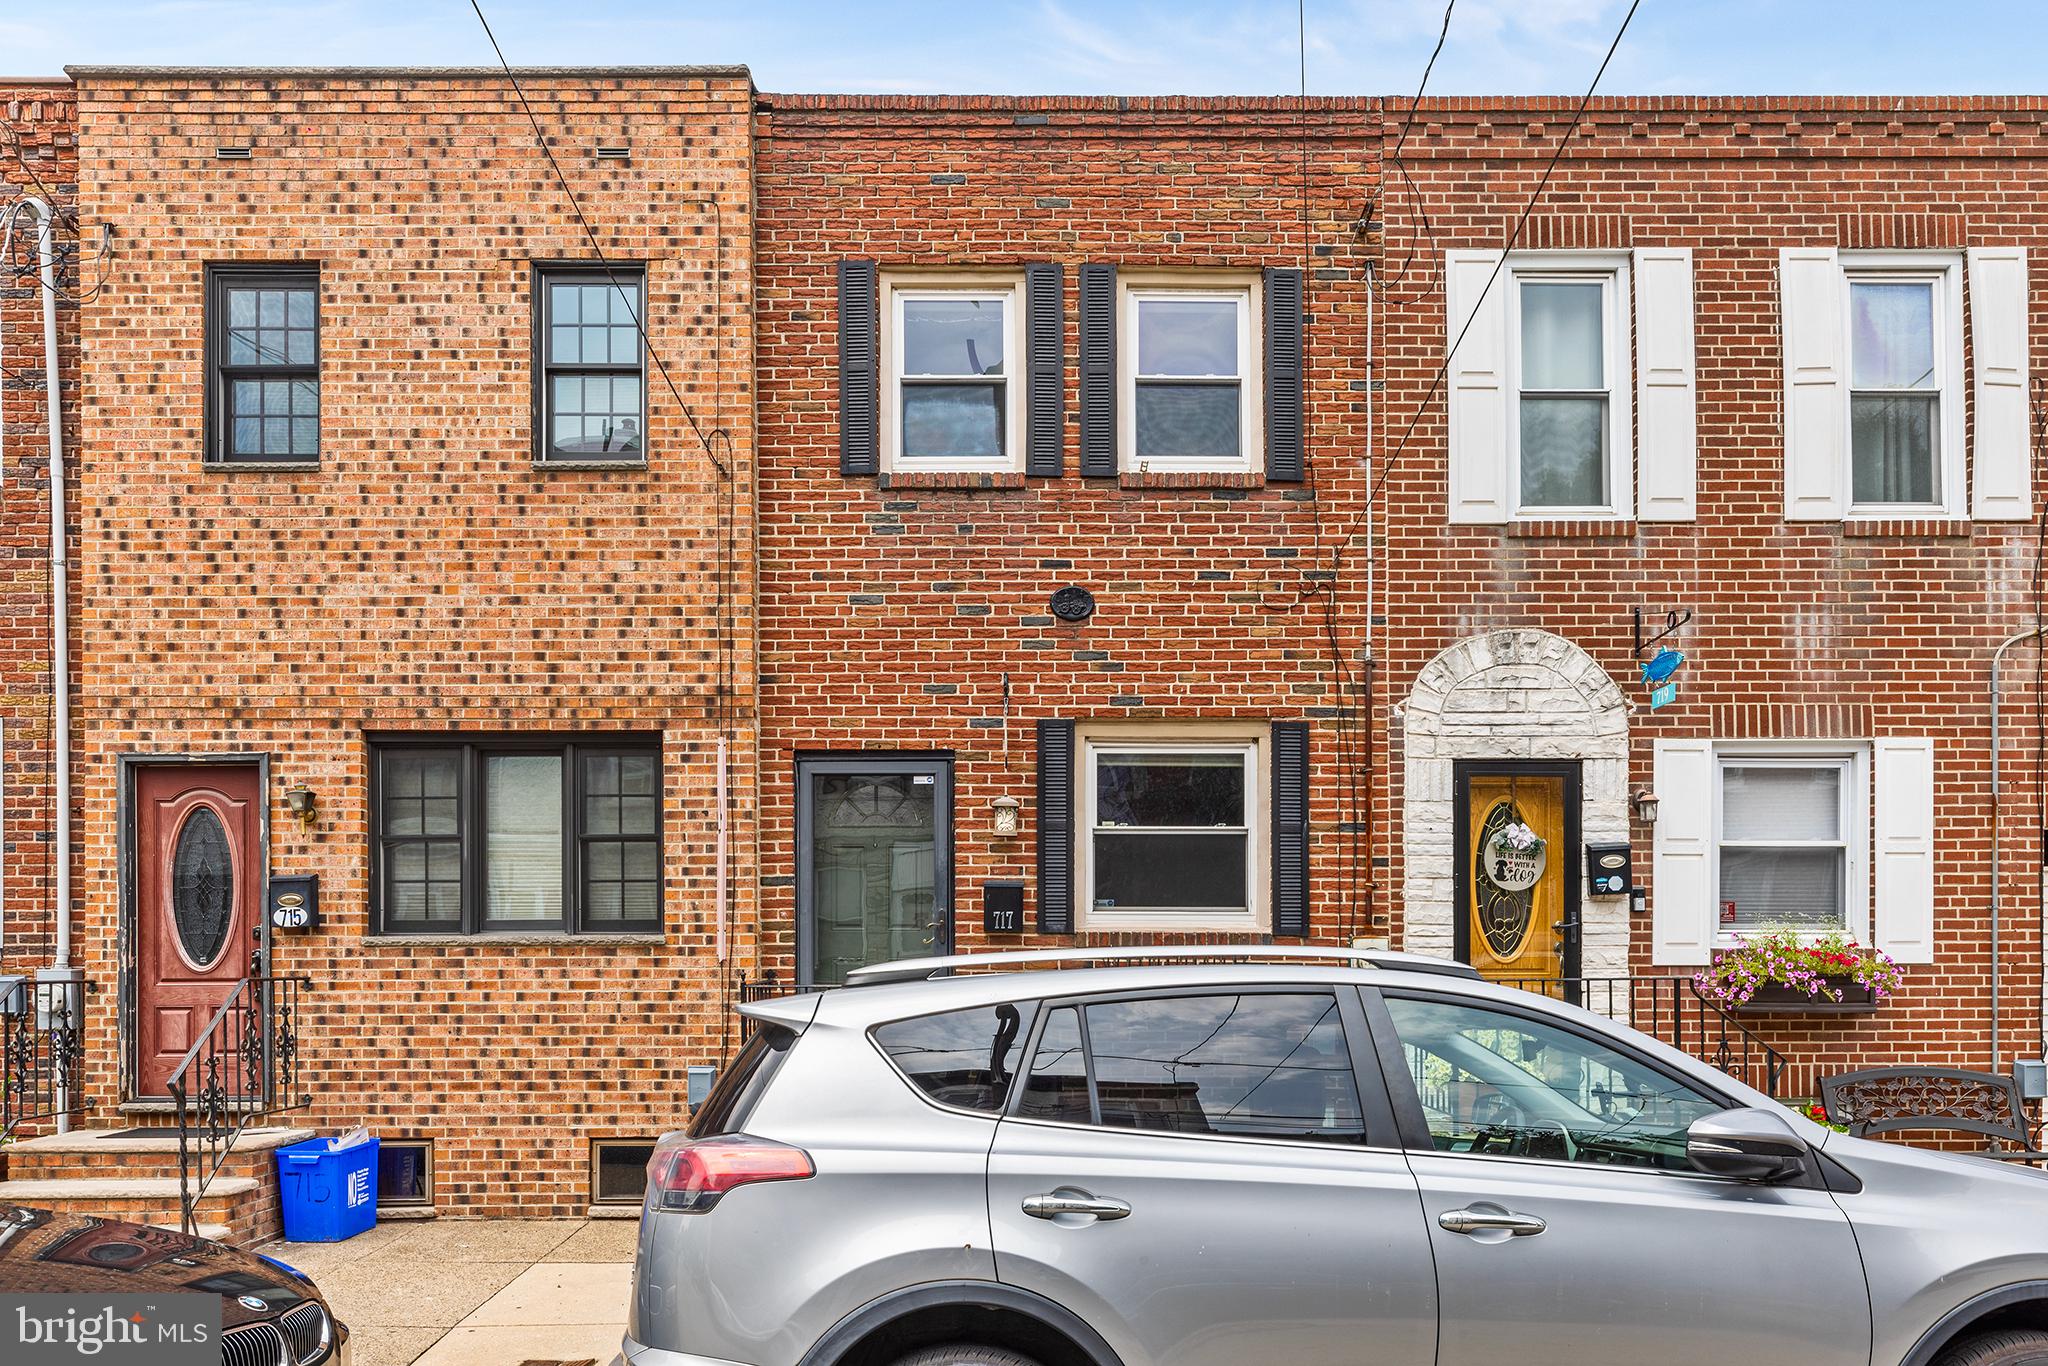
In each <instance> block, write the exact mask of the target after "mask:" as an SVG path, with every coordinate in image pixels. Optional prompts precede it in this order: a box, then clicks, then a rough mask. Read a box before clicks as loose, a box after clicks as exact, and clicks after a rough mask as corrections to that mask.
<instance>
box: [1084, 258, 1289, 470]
mask: <svg viewBox="0 0 2048 1366" xmlns="http://www.w3.org/2000/svg"><path fill="white" fill-rule="evenodd" d="M1117 288H1118V291H1119V293H1120V294H1121V296H1122V298H1121V306H1120V309H1119V317H1120V319H1121V325H1120V328H1119V332H1120V336H1119V339H1118V347H1117V365H1118V369H1119V371H1120V377H1119V387H1120V389H1121V391H1122V392H1121V394H1120V395H1119V401H1118V404H1117V412H1118V419H1117V420H1118V423H1119V426H1120V428H1121V431H1120V439H1119V441H1118V447H1119V449H1120V450H1121V451H1122V458H1123V468H1124V469H1126V470H1130V471H1136V472H1158V473H1174V472H1180V471H1200V472H1221V473H1244V472H1249V471H1252V470H1256V469H1258V468H1259V464H1260V459H1261V450H1262V444H1263V440H1264V425H1263V410H1264V403H1263V399H1264V372H1263V369H1262V366H1261V363H1260V358H1259V343H1258V335H1259V332H1258V327H1257V319H1258V318H1259V317H1260V316H1261V315H1260V306H1261V304H1260V299H1259V292H1260V290H1259V285H1258V283H1257V281H1256V280H1255V279H1246V278H1240V277H1221V278H1215V277H1212V278H1207V279H1200V280H1197V279H1194V278H1190V277H1185V276H1182V277H1174V276H1161V277H1147V276H1144V275H1136V276H1131V275H1129V274H1128V273H1125V274H1120V275H1119V277H1118V280H1117Z"/></svg>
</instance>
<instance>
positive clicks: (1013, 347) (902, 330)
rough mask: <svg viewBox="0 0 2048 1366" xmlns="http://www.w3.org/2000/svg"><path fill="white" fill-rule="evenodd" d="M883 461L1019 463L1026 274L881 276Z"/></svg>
mask: <svg viewBox="0 0 2048 1366" xmlns="http://www.w3.org/2000/svg"><path fill="white" fill-rule="evenodd" d="M881 302H882V309H881V312H882V327H883V337H882V356H883V365H882V369H883V374H882V403H881V409H882V411H881V419H882V421H881V446H882V449H881V454H882V465H883V468H884V469H890V470H904V471H909V470H931V471H940V472H943V471H978V472H996V473H1001V472H1007V471H1012V470H1022V469H1023V468H1024V384H1023V360H1024V277H1023V276H1022V275H1021V274H1017V275H969V276H931V275H922V276H904V277H900V278H893V279H892V278H890V277H887V276H885V277H884V278H883V280H882V301H881Z"/></svg>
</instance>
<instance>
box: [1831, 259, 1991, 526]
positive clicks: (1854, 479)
mask: <svg viewBox="0 0 2048 1366" xmlns="http://www.w3.org/2000/svg"><path fill="white" fill-rule="evenodd" d="M1841 261H1842V275H1843V288H1842V301H1843V327H1844V329H1845V334H1844V343H1843V354H1844V355H1845V356H1846V357H1847V358H1848V380H1849V383H1848V395H1849V404H1848V412H1847V413H1846V415H1845V416H1846V420H1847V422H1848V437H1847V444H1846V447H1845V449H1847V451H1848V452H1849V515H1850V516H1852V517H1853V516H1857V515H1865V516H1880V517H1882V516H1897V515H1898V514H1900V513H1901V512H1907V513H1919V514H1926V513H1935V514H1938V515H1943V516H1949V515H1953V516H1961V515H1962V513H1963V425H1962V420H1963V405H1962V396H1961V391H1960V390H1959V389H1958V387H1957V386H1958V384H1959V383H1960V379H1961V375H1962V372H1963V326H1962V308H1961V304H1962V262H1961V260H1960V258H1957V257H1953V256H1947V255H1935V256H1933V257H1932V258H1931V259H1930V256H1929V255H1928V254H1927V253H1899V254H1886V255H1878V254H1867V253H1853V254H1852V253H1846V252H1845V253H1843V255H1842V257H1841Z"/></svg>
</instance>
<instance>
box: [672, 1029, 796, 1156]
mask: <svg viewBox="0 0 2048 1366" xmlns="http://www.w3.org/2000/svg"><path fill="white" fill-rule="evenodd" d="M795 1042H796V1034H795V1032H794V1031H792V1030H788V1029H785V1028H783V1027H782V1026H781V1025H771V1024H763V1025H762V1026H761V1027H760V1030H759V1031H758V1032H757V1033H756V1034H755V1035H754V1037H753V1038H751V1039H749V1040H748V1041H747V1045H746V1047H744V1048H742V1049H741V1050H740V1055H739V1056H738V1057H737V1058H734V1059H733V1060H732V1066H731V1067H730V1068H728V1069H726V1073H725V1075H724V1076H723V1077H720V1078H719V1079H718V1085H716V1086H714V1087H712V1088H711V1094H710V1095H709V1096H707V1097H706V1098H705V1100H704V1103H703V1104H702V1105H700V1106H698V1107H697V1112H696V1113H695V1114H693V1115H691V1116H690V1137H691V1138H716V1137H717V1136H718V1135H720V1134H729V1133H733V1132H736V1131H737V1130H739V1129H740V1128H741V1127H742V1126H744V1125H745V1124H746V1122H747V1116H748V1114H750V1113H751V1112H752V1111H753V1108H754V1106H755V1105H756V1104H757V1103H759V1101H760V1099H761V1097H762V1096H763V1095H765V1094H767V1091H768V1083H769V1082H771V1081H773V1080H774V1079H775V1072H776V1069H778V1068H780V1067H781V1066H782V1060H783V1059H784V1058H786V1057H788V1056H789V1049H790V1045H791V1044H794V1043H795Z"/></svg>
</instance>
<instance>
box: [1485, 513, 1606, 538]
mask: <svg viewBox="0 0 2048 1366" xmlns="http://www.w3.org/2000/svg"><path fill="white" fill-rule="evenodd" d="M1507 534H1508V537H1509V539H1511V540H1518V541H1601V540H1607V541H1627V540H1632V539H1634V537H1635V534H1636V523H1635V519H1634V518H1627V519H1623V518H1618V517H1555V518H1534V517H1532V518H1530V519H1529V520H1527V521H1523V522H1509V523H1508V526H1507Z"/></svg>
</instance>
